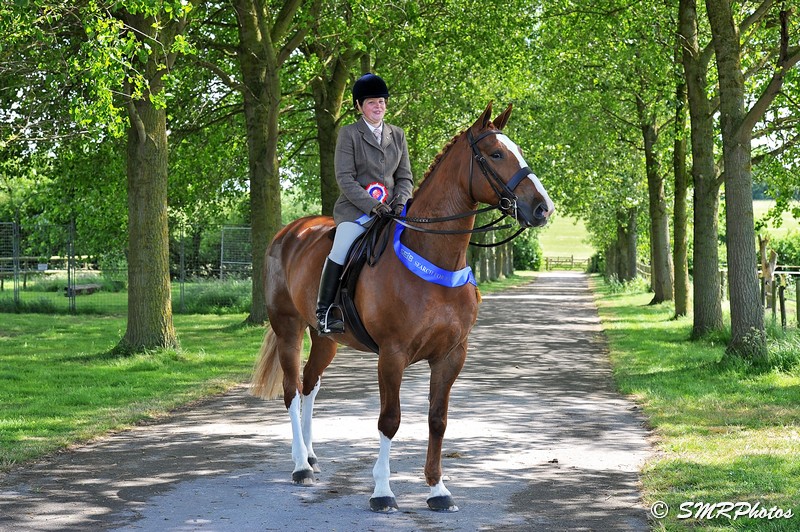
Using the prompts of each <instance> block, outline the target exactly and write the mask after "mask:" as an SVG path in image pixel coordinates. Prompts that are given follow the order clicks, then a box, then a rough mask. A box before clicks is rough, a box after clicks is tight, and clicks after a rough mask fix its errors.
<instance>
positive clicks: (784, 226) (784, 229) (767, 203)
mask: <svg viewBox="0 0 800 532" xmlns="http://www.w3.org/2000/svg"><path fill="white" fill-rule="evenodd" d="M774 205H775V202H774V201H772V200H756V201H754V202H753V217H754V218H755V221H756V222H758V220H759V219H761V218H763V217H764V215H766V214H767V211H769V210H770V209H771V208H772V207H773V206H774ZM794 206H795V207H797V205H796V204H795V205H794ZM781 221H782V223H781V226H780V227H775V226H774V224H772V223H770V225H768V226H767V228H766V229H765V230H763V232H766V233H769V234H770V235H772V236H773V237H775V238H778V237H783V236H786V235H787V234H788V233H789V232H791V231H794V232H800V220H798V219H797V218H795V217H793V216H792V213H791V212H785V213H783V216H781Z"/></svg>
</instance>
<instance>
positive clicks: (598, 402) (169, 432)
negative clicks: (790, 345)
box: [0, 272, 651, 532]
mask: <svg viewBox="0 0 800 532" xmlns="http://www.w3.org/2000/svg"><path fill="white" fill-rule="evenodd" d="M605 354H606V349H605V344H604V340H603V336H602V332H601V329H600V324H599V319H598V317H597V312H596V309H595V306H594V303H593V301H592V296H591V294H590V292H589V290H588V288H587V280H586V277H585V275H583V274H578V273H571V272H552V273H543V274H540V275H539V276H538V277H537V280H536V281H535V282H534V283H532V284H529V285H527V286H524V287H520V288H516V289H511V290H508V291H505V292H503V293H500V294H496V295H487V296H485V297H484V301H483V303H482V304H481V308H480V315H479V318H478V323H477V324H476V326H475V328H474V329H473V332H472V334H471V336H470V348H469V354H468V358H467V364H466V367H465V368H464V370H463V372H462V374H461V376H460V377H459V379H458V380H457V381H456V384H455V386H454V387H453V395H452V399H451V405H450V414H449V425H448V429H447V435H446V437H445V446H444V451H443V454H444V460H443V462H444V463H443V467H444V470H445V481H446V482H447V486H448V488H450V490H451V491H452V492H453V495H454V497H455V498H456V502H457V504H458V505H459V507H460V508H461V511H460V512H458V513H454V514H439V513H434V512H430V511H428V510H427V507H426V505H425V497H426V496H427V493H428V488H427V487H426V486H425V482H424V477H423V473H422V470H423V467H424V460H425V450H426V446H427V434H428V429H427V394H428V375H429V372H428V367H427V364H418V365H415V366H412V367H411V368H409V369H408V370H407V372H406V375H405V379H404V381H403V387H402V391H401V395H402V407H403V421H402V424H401V426H400V430H399V432H398V433H397V436H396V437H395V439H394V445H393V448H392V474H393V479H392V488H393V489H394V492H395V494H396V495H397V499H398V503H399V505H400V512H398V513H396V514H393V515H377V514H373V513H371V512H370V511H369V510H368V498H369V496H370V495H371V493H372V488H373V483H372V466H373V464H374V461H375V458H376V456H377V446H378V433H377V416H378V410H379V399H378V390H377V381H376V357H375V356H374V355H371V354H363V353H358V352H355V351H350V350H344V349H343V350H342V351H341V352H340V353H339V355H338V356H337V358H336V359H335V360H334V362H333V364H332V366H331V367H330V368H329V370H328V371H327V373H326V374H325V376H324V378H323V385H322V389H321V391H320V393H319V396H318V399H317V403H316V408H315V427H314V433H315V443H314V449H315V451H316V452H317V454H318V455H319V457H320V462H321V466H322V468H323V472H322V473H321V474H320V475H318V482H317V483H316V484H315V485H314V486H312V487H298V486H295V485H293V484H292V483H291V481H290V478H291V470H292V461H291V429H290V427H289V423H288V416H287V414H286V411H285V409H284V408H283V404H282V402H280V401H273V402H268V403H265V402H263V401H260V400H257V399H254V398H252V397H250V396H248V395H247V393H246V389H245V388H244V387H240V388H237V389H235V390H233V391H232V392H230V393H228V394H226V395H224V396H221V397H217V398H214V399H212V400H209V401H207V402H204V403H203V404H200V405H194V406H193V407H192V408H191V409H186V410H180V411H177V412H175V413H174V414H173V415H172V416H170V418H169V419H167V420H165V421H163V422H159V423H157V424H153V425H148V426H142V427H137V428H135V429H133V430H130V431H126V432H122V433H118V434H114V435H111V436H109V437H108V438H105V439H103V440H101V441H98V442H96V443H93V444H90V445H86V446H83V447H81V448H78V449H76V450H74V451H71V452H67V453H62V454H58V455H55V456H53V457H52V458H50V459H49V460H47V461H45V462H42V463H39V464H34V465H32V466H30V467H27V468H24V469H19V470H16V471H14V472H12V473H9V474H7V475H5V476H4V477H0V530H3V531H5V530H14V531H46V530H61V531H78V530H88V529H91V530H124V531H134V530H147V531H165V530H169V531H189V530H204V531H228V530H230V531H236V532H244V531H251V530H252V531H257V530H258V531H261V530H342V531H352V530H385V529H388V528H391V529H392V530H431V531H433V530H436V531H438V530H543V531H544V530H547V531H551V530H598V531H600V530H602V531H609V530H637V531H638V530H648V529H649V525H648V518H647V511H646V509H645V508H644V506H643V504H642V502H641V500H640V496H639V490H638V471H639V468H640V467H641V465H642V463H643V462H644V460H646V459H647V457H648V456H649V453H650V452H651V451H650V448H649V445H648V442H647V436H648V435H647V431H646V430H645V429H644V428H643V423H642V420H641V419H640V418H639V417H638V416H637V415H636V414H635V412H634V409H633V405H632V403H630V402H629V401H627V400H626V399H624V398H622V397H620V396H619V394H618V393H617V392H616V391H615V389H614V387H613V382H612V380H611V372H610V368H609V365H608V363H607V360H606V356H605Z"/></svg>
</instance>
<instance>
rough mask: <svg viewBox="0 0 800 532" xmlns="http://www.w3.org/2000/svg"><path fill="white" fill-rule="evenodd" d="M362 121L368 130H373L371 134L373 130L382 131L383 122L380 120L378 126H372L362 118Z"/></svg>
mask: <svg viewBox="0 0 800 532" xmlns="http://www.w3.org/2000/svg"><path fill="white" fill-rule="evenodd" d="M364 123H365V124H367V127H368V128H369V130H370V131H372V132H373V135H374V134H375V131H378V132H379V133H383V122H381V123H380V125H379V126H378V127H375V126H373V125H372V124H370V123H369V122H367V121H366V120H364Z"/></svg>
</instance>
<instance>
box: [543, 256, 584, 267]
mask: <svg viewBox="0 0 800 532" xmlns="http://www.w3.org/2000/svg"><path fill="white" fill-rule="evenodd" d="M589 260H590V259H576V258H575V256H574V255H570V256H569V257H545V258H544V267H545V269H546V270H557V269H558V270H573V269H575V268H578V269H581V270H586V269H588V268H589Z"/></svg>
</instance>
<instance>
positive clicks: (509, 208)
mask: <svg viewBox="0 0 800 532" xmlns="http://www.w3.org/2000/svg"><path fill="white" fill-rule="evenodd" d="M501 134H502V131H500V130H499V129H490V130H487V131H484V132H483V133H481V134H480V135H478V137H477V138H473V136H472V131H471V130H467V140H468V141H469V145H470V148H471V149H472V158H471V159H470V161H469V198H470V200H472V203H478V201H477V200H476V199H475V197H474V195H473V194H472V179H473V174H474V172H473V163H474V162H475V161H477V162H478V166H479V167H480V169H481V173H482V174H483V176H484V177H485V178H486V181H487V182H488V183H489V186H491V187H492V190H494V192H495V194H497V199H498V203H497V205H490V206H488V207H484V208H482V209H477V210H472V211H467V212H463V213H459V214H454V215H452V216H445V217H442V218H414V217H408V216H392V217H393V218H394V219H395V221H397V223H399V224H400V225H402V226H404V227H407V228H409V229H412V230H414V231H419V232H421V233H432V234H437V235H457V234H458V235H463V234H468V233H470V234H471V233H485V232H487V231H499V230H501V229H508V228H509V227H512V226H513V224H505V225H501V226H497V227H495V225H496V224H498V223H499V222H500V221H501V220H503V219H505V217H506V216H511V217H513V218H514V219H516V218H517V199H518V198H517V195H516V194H514V190H515V189H516V188H517V186H519V184H520V183H521V182H522V180H523V179H525V178H526V177H527V176H528V174H530V173H531V169H530V168H528V167H527V166H526V167H524V168H520V169H519V170H517V172H516V173H515V174H514V175H513V176H512V177H511V179H509V181H508V183H506V182H505V181H503V180H502V179H501V178H500V176H499V175H497V172H495V171H494V169H492V167H491V166H489V161H487V160H486V157H484V156H483V154H482V153H481V152H480V150H479V149H478V142H480V141H481V140H483V139H485V138H486V137H488V136H489V135H501ZM495 209H497V210H499V211H500V213H501V214H502V216H500V217H499V218H497V219H495V220H493V221H491V222H489V223H488V224H485V225H482V226H480V227H474V228H472V229H468V230H444V229H441V230H437V229H426V228H424V227H418V226H414V225H410V224H408V223H406V222H413V223H436V222H449V221H452V220H458V219H460V218H467V217H469V216H474V215H477V214H481V213H484V212H489V211H493V210H495ZM525 229H526V228H525V227H520V229H519V231H517V232H516V233H514V234H513V235H511V236H510V237H508V238H506V239H504V240H502V241H501V242H495V243H493V244H480V243H477V242H470V243H469V245H470V246H477V247H483V248H488V247H495V246H501V245H503V244H505V243H506V242H510V241H511V240H513V239H514V238H516V237H517V236H518V235H519V234H520V233H521V232H522V231H524V230H525Z"/></svg>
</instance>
